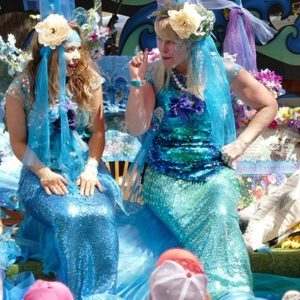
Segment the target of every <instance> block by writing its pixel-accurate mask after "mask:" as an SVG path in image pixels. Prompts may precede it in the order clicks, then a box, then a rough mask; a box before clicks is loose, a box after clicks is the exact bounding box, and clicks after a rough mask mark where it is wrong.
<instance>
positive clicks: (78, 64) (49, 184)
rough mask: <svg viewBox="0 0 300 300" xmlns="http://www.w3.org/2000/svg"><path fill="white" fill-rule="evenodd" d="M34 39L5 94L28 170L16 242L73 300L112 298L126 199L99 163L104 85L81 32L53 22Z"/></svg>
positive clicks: (57, 19)
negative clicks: (119, 214) (119, 207)
mask: <svg viewBox="0 0 300 300" xmlns="http://www.w3.org/2000/svg"><path fill="white" fill-rule="evenodd" d="M36 31H37V34H36V36H35V37H34V38H33V41H32V56H33V60H32V61H31V62H30V63H29V65H28V66H27V68H26V70H25V71H24V72H23V73H22V74H20V75H19V76H18V77H17V78H16V79H15V80H14V81H13V83H12V84H11V86H10V87H9V89H8V91H7V93H6V119H7V126H8V131H9V134H10V141H11V146H12V149H13V151H14V153H15V155H16V156H17V157H18V158H19V159H20V160H21V161H22V162H23V169H22V171H21V176H20V181H19V189H18V197H19V199H20V202H21V204H22V206H23V207H24V211H25V220H24V221H23V223H22V224H21V226H20V228H19V230H18V232H17V240H18V243H19V245H21V246H22V251H23V255H26V256H27V257H31V258H34V259H38V260H41V261H42V262H43V270H44V272H45V273H48V272H52V273H54V274H55V276H56V279H57V280H60V281H63V282H64V283H66V284H67V285H68V287H69V288H70V289H71V290H72V292H73V294H74V296H75V298H76V299H83V298H84V297H85V296H89V295H95V294H99V296H98V297H100V294H101V295H108V294H115V289H116V278H117V268H118V252H119V249H118V237H117V229H116V225H115V203H116V202H117V201H119V200H120V199H121V193H120V190H119V187H118V186H117V184H116V183H115V181H114V179H113V178H112V177H111V175H110V173H109V172H108V170H107V169H106V167H105V166H104V164H103V163H102V162H100V159H101V155H102V152H103V149H104V142H105V137H104V132H105V129H104V117H103V104H102V90H101V84H102V78H101V77H100V76H99V75H98V73H97V71H96V70H95V69H94V68H93V66H92V63H91V60H90V58H89V53H88V50H87V48H86V47H85V45H84V44H83V42H82V39H81V37H80V29H79V26H78V25H76V24H73V23H68V22H67V21H66V19H64V17H62V16H60V15H57V14H51V15H49V16H48V17H47V18H46V19H44V20H43V21H42V22H40V23H38V25H37V26H36ZM48 67H49V70H48ZM48 78H49V81H48ZM48 82H49V85H48V84H47V83H48ZM88 133H89V134H90V138H89V143H88V145H87V144H86V143H85V142H84V138H85V137H87V134H88ZM98 162H99V164H98ZM102 297H103V299H104V297H105V296H102ZM101 299H102V298H101Z"/></svg>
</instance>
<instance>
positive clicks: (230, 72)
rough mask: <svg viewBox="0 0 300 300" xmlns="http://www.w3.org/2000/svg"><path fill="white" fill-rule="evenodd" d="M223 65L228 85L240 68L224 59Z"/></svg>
mask: <svg viewBox="0 0 300 300" xmlns="http://www.w3.org/2000/svg"><path fill="white" fill-rule="evenodd" d="M223 63H224V67H225V71H226V76H227V79H228V81H229V83H231V81H232V80H233V79H234V78H235V77H236V76H237V75H238V73H239V72H240V70H241V69H242V66H240V65H239V64H236V63H235V62H233V61H231V60H229V59H226V58H223Z"/></svg>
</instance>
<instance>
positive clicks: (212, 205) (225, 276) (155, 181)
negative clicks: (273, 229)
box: [143, 168, 252, 299]
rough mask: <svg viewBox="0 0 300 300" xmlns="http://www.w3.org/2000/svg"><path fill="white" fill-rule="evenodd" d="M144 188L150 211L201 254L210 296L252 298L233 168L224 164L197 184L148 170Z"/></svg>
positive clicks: (249, 272) (184, 243)
mask: <svg viewBox="0 0 300 300" xmlns="http://www.w3.org/2000/svg"><path fill="white" fill-rule="evenodd" d="M143 187H144V188H143V196H144V199H146V200H147V203H148V205H149V206H150V208H151V209H152V211H153V212H154V213H155V214H156V215H157V216H158V218H159V219H160V220H162V222H163V223H164V224H165V225H166V226H167V227H168V229H169V230H170V231H171V232H172V233H173V234H174V235H175V236H176V238H177V239H178V240H179V242H180V243H181V244H182V246H184V247H185V248H187V249H189V250H190V251H192V252H193V253H195V254H196V255H197V256H198V257H199V258H200V260H201V262H202V263H203V265H204V269H205V272H206V273H207V275H208V277H209V290H210V293H211V295H212V298H213V299H219V298H220V297H222V296H224V295H225V294H227V293H228V292H230V293H234V292H245V293H249V299H251V298H252V296H251V287H252V278H251V270H250V265H249V259H248V253H247V251H246V248H245V246H244V242H243V239H242V235H241V233H240V229H239V225H238V217H237V213H236V202H237V200H238V199H239V195H240V191H239V183H238V179H237V178H236V176H235V174H234V172H233V171H232V170H230V169H228V168H223V169H222V170H221V171H219V173H217V174H215V175H213V176H211V178H209V180H208V181H207V182H205V183H200V182H188V181H184V180H177V179H174V178H172V177H169V176H166V175H163V174H159V173H157V172H155V171H153V170H151V169H147V171H146V174H145V178H144V184H143ZM170 191H172V193H170ZM245 299H246V298H245Z"/></svg>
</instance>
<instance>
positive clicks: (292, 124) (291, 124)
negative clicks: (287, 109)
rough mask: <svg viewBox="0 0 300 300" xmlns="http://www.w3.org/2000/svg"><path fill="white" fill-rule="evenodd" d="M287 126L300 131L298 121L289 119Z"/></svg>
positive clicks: (299, 122)
mask: <svg viewBox="0 0 300 300" xmlns="http://www.w3.org/2000/svg"><path fill="white" fill-rule="evenodd" d="M288 126H289V127H290V128H292V129H294V130H300V120H295V119H289V120H288Z"/></svg>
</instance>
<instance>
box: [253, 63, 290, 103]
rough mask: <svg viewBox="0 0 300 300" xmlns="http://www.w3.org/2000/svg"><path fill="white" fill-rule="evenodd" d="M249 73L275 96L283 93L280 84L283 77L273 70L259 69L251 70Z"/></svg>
mask: <svg viewBox="0 0 300 300" xmlns="http://www.w3.org/2000/svg"><path fill="white" fill-rule="evenodd" d="M251 74H252V75H253V76H254V78H255V79H257V80H258V81H259V82H260V83H262V84H263V85H264V86H265V87H266V88H267V89H268V90H269V91H270V92H271V93H272V94H273V95H274V97H275V98H278V97H279V96H282V95H284V94H285V90H284V89H283V87H282V85H281V83H282V79H283V77H282V76H280V75H277V74H275V72H274V71H270V70H269V69H264V70H261V71H256V72H251Z"/></svg>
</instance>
